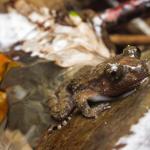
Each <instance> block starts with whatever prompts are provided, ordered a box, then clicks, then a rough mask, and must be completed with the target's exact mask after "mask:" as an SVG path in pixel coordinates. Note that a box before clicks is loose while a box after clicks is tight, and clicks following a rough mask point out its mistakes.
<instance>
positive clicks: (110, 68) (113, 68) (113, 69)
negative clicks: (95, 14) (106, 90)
mask: <svg viewBox="0 0 150 150" xmlns="http://www.w3.org/2000/svg"><path fill="white" fill-rule="evenodd" d="M105 75H106V77H107V78H108V79H109V80H110V81H113V82H114V81H119V80H120V79H121V78H122V77H123V66H122V65H120V64H117V63H116V64H110V63H108V64H107V65H106V68H105Z"/></svg>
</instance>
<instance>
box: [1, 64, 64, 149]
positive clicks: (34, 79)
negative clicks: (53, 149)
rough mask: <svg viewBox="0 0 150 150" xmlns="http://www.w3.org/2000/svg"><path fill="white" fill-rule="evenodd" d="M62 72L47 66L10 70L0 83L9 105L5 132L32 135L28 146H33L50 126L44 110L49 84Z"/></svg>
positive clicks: (46, 109)
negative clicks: (9, 130) (10, 131)
mask: <svg viewBox="0 0 150 150" xmlns="http://www.w3.org/2000/svg"><path fill="white" fill-rule="evenodd" d="M61 71H62V69H61V68H60V67H57V66H55V65H53V64H52V63H50V62H41V63H37V64H35V65H30V66H28V67H18V68H14V69H11V70H10V71H8V73H7V74H6V76H5V78H4V80H3V81H2V84H1V88H2V89H5V90H6V93H7V95H8V102H9V114H8V123H7V128H9V129H12V130H14V129H18V130H20V131H21V132H23V133H24V134H26V133H27V132H29V131H30V130H31V131H32V134H30V136H31V137H30V138H29V142H30V143H31V144H32V146H34V145H36V142H37V139H38V137H39V136H40V135H41V134H42V133H43V132H44V130H46V129H47V128H48V127H49V125H51V124H52V123H54V121H53V120H52V119H51V117H50V115H49V108H48V106H47V101H48V90H49V84H50V82H51V80H52V79H53V78H54V77H56V75H57V74H58V73H59V72H61Z"/></svg>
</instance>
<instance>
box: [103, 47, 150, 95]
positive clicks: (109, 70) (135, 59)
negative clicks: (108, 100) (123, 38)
mask: <svg viewBox="0 0 150 150" xmlns="http://www.w3.org/2000/svg"><path fill="white" fill-rule="evenodd" d="M140 57H141V52H140V50H139V49H138V48H136V47H135V46H127V47H126V48H125V49H124V50H123V54H122V55H121V56H119V57H118V58H117V57H116V58H114V59H113V60H111V61H110V62H108V63H107V64H106V67H105V69H104V76H103V78H102V82H101V86H102V87H103V88H102V89H103V94H104V95H106V96H118V95H121V94H124V93H126V92H129V91H130V90H133V89H134V88H135V87H137V86H139V85H140V84H141V83H142V81H143V80H144V79H145V78H147V77H148V76H149V73H148V69H147V65H146V61H145V60H140Z"/></svg>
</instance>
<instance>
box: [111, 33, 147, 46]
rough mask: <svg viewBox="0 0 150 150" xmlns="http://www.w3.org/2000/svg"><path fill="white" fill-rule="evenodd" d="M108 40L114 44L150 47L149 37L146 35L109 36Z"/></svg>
mask: <svg viewBox="0 0 150 150" xmlns="http://www.w3.org/2000/svg"><path fill="white" fill-rule="evenodd" d="M110 40H111V41H112V42H113V43H114V44H118V45H122V44H135V45H143V44H144V45H145V44H146V45H147V44H149V45H150V36H147V35H119V34H114V35H110Z"/></svg>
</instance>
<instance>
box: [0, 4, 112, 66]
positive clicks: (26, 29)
mask: <svg viewBox="0 0 150 150" xmlns="http://www.w3.org/2000/svg"><path fill="white" fill-rule="evenodd" d="M74 14H75V13H70V14H68V15H65V17H64V18H62V17H61V18H58V17H59V15H58V14H57V12H56V11H54V10H50V11H49V9H48V8H45V7H42V8H40V9H39V10H38V11H35V10H33V11H31V12H30V13H28V14H26V13H24V15H23V14H21V13H20V12H18V10H16V9H13V10H11V11H10V12H8V13H6V14H1V15H0V19H1V20H2V22H1V23H0V32H1V30H3V32H2V33H3V34H1V35H0V46H1V47H2V48H3V49H8V48H9V47H11V46H12V45H13V44H15V43H17V42H20V41H23V42H22V43H21V44H20V45H17V46H15V47H14V49H15V50H23V51H25V52H30V53H31V56H38V57H40V58H44V59H46V60H51V61H54V62H55V63H56V64H58V65H59V66H62V67H69V66H73V65H76V64H81V63H84V64H88V63H91V61H92V63H99V62H101V61H103V60H104V58H108V57H110V55H111V54H110V51H109V49H108V48H107V46H106V45H105V43H104V41H103V39H102V37H101V38H98V37H97V36H96V34H95V31H94V29H93V27H92V25H91V23H88V22H84V21H83V20H82V19H81V18H80V16H79V15H78V14H77V13H76V15H74ZM66 20H67V21H66ZM62 22H63V23H62ZM68 22H69V23H70V22H71V25H70V24H69V23H68ZM4 27H5V28H4ZM4 39H5V40H4Z"/></svg>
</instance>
